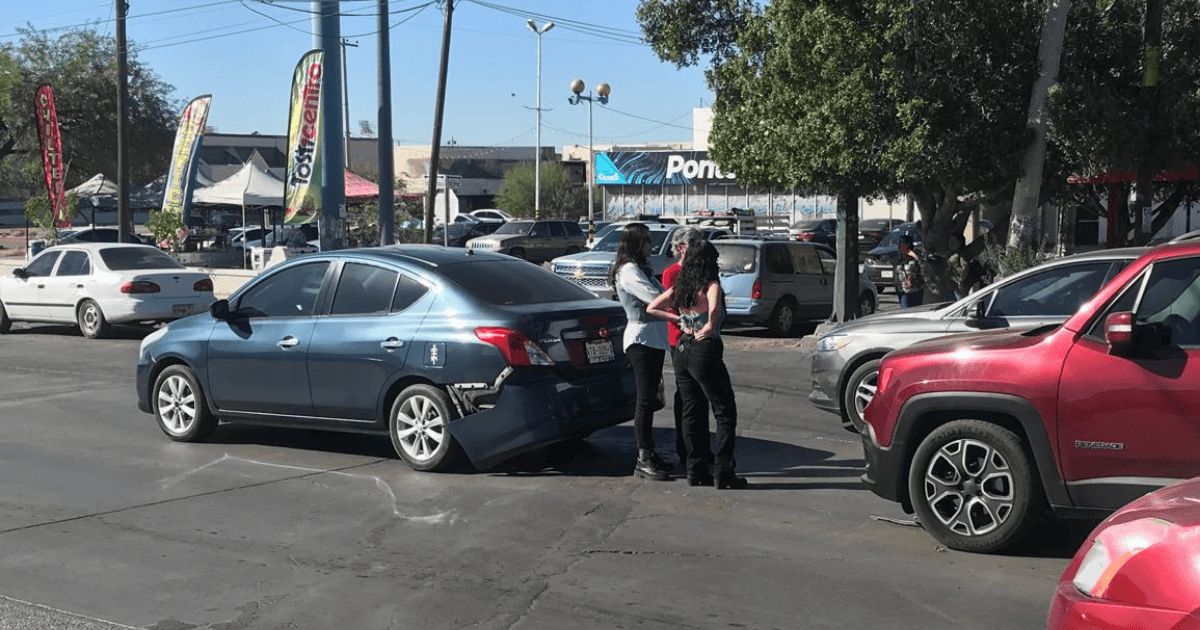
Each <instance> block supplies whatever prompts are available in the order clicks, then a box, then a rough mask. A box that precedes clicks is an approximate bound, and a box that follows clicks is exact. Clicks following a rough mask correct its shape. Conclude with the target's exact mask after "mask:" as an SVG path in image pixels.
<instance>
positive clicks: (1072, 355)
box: [862, 234, 1200, 552]
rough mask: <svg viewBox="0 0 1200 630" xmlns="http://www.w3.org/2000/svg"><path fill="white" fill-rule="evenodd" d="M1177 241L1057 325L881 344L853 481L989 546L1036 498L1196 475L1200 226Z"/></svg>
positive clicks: (1072, 497) (966, 540) (960, 544)
mask: <svg viewBox="0 0 1200 630" xmlns="http://www.w3.org/2000/svg"><path fill="white" fill-rule="evenodd" d="M1188 236H1189V237H1191V236H1192V235H1191V234H1189V235H1188ZM1177 241H1178V242H1175V243H1172V244H1168V245H1164V246H1161V247H1156V248H1154V249H1151V250H1150V251H1148V252H1146V253H1145V254H1144V255H1142V256H1141V257H1140V258H1138V259H1137V260H1136V261H1134V262H1133V263H1131V264H1130V265H1129V266H1128V267H1126V268H1125V270H1124V271H1122V272H1121V273H1120V274H1118V275H1117V276H1116V277H1114V278H1113V279H1112V281H1110V282H1109V283H1108V284H1107V285H1105V286H1104V287H1103V288H1101V289H1100V291H1099V292H1097V293H1096V295H1095V296H1094V297H1093V298H1092V299H1091V300H1089V301H1088V302H1086V303H1084V304H1083V306H1081V307H1080V309H1079V310H1078V311H1077V312H1076V313H1075V314H1074V315H1072V316H1071V317H1070V318H1068V319H1067V321H1066V322H1065V323H1063V324H1062V325H1059V326H1045V327H1041V328H1034V329H1026V330H1004V331H996V332H991V333H987V332H985V333H979V334H969V335H955V336H952V337H941V338H938V339H932V340H929V341H925V342H921V343H917V344H915V345H912V346H909V347H908V348H906V349H903V350H898V351H896V352H893V353H891V354H888V355H887V356H886V357H885V358H884V359H883V362H882V363H881V364H880V368H879V388H878V391H877V392H876V394H875V397H874V399H873V400H872V401H871V403H870V404H869V405H867V408H866V410H865V414H864V416H865V418H864V419H865V420H866V424H867V430H866V432H865V433H864V434H863V438H862V439H863V450H864V451H865V455H866V462H867V472H866V473H865V474H864V475H863V481H864V482H865V483H866V484H867V486H868V487H870V488H871V490H872V491H873V492H875V494H877V495H879V496H881V497H883V498H885V499H889V500H891V501H897V502H899V503H900V504H901V506H902V507H903V508H904V509H905V511H907V512H910V513H911V512H914V511H915V512H916V514H917V517H918V519H919V520H920V522H921V525H922V526H923V527H924V528H925V529H926V531H928V532H929V533H930V534H931V535H933V537H934V538H936V539H937V540H938V541H940V542H941V543H942V544H944V545H946V546H947V547H950V548H953V549H960V550H964V551H979V552H994V551H999V550H1001V549H1004V548H1006V547H1009V546H1011V545H1013V544H1014V543H1016V542H1017V541H1018V540H1020V539H1021V537H1022V536H1023V535H1024V534H1025V533H1027V532H1028V531H1029V529H1030V527H1032V526H1033V525H1034V523H1035V522H1036V521H1037V520H1038V518H1039V517H1041V516H1042V515H1043V514H1044V513H1046V512H1049V513H1051V514H1054V515H1057V516H1060V517H1072V516H1075V517H1078V516H1083V517H1094V516H1102V515H1103V514H1105V513H1107V512H1111V511H1112V510H1115V509H1117V508H1119V507H1120V506H1122V505H1124V504H1125V503H1128V502H1129V501H1130V500H1132V499H1134V498H1136V497H1138V496H1141V495H1143V494H1145V493H1147V492H1149V491H1151V490H1154V489H1156V488H1159V487H1161V486H1165V485H1167V484H1169V483H1172V482H1174V481H1176V480H1180V479H1186V478H1189V477H1196V476H1200V241H1197V240H1185V239H1183V238H1182V237H1181V239H1177Z"/></svg>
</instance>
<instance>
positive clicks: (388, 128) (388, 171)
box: [376, 0, 396, 245]
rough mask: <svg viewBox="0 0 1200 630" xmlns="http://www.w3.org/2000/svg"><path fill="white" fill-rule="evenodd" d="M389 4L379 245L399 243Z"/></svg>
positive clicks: (384, 25)
mask: <svg viewBox="0 0 1200 630" xmlns="http://www.w3.org/2000/svg"><path fill="white" fill-rule="evenodd" d="M390 29H391V26H390V25H389V24H388V1H387V0H379V63H378V64H377V65H378V67H379V120H378V122H377V123H376V124H377V126H378V128H379V142H378V143H377V144H376V148H377V149H378V160H379V206H378V208H379V244H380V245H391V244H392V243H395V242H396V210H395V207H394V192H395V189H394V186H395V182H396V168H395V164H394V158H393V157H392V64H391V54H392V53H391V44H390V43H389V42H390V38H389V36H388V31H389V30H390Z"/></svg>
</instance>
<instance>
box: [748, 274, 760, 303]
mask: <svg viewBox="0 0 1200 630" xmlns="http://www.w3.org/2000/svg"><path fill="white" fill-rule="evenodd" d="M750 299H751V300H761V299H762V278H758V279H756V280H755V281H754V285H753V286H751V287H750Z"/></svg>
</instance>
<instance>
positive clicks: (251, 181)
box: [192, 151, 283, 206]
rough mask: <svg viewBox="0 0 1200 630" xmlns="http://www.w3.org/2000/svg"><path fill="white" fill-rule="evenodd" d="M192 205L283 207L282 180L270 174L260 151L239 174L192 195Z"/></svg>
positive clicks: (196, 191) (252, 156)
mask: <svg viewBox="0 0 1200 630" xmlns="http://www.w3.org/2000/svg"><path fill="white" fill-rule="evenodd" d="M192 202H193V203H207V204H222V205H230V206H282V205H283V180H281V179H279V178H278V177H275V176H274V175H272V174H271V173H269V172H268V171H267V162H266V160H264V159H263V157H262V156H261V155H259V154H258V152H257V151H255V152H254V154H253V155H251V156H250V159H249V160H247V161H246V163H245V164H243V165H242V168H241V169H239V170H238V172H236V173H234V174H233V175H230V176H229V177H226V178H225V179H222V180H221V181H219V182H216V183H215V184H212V185H211V186H205V187H203V188H197V189H196V190H195V191H193V192H192Z"/></svg>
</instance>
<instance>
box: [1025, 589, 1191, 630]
mask: <svg viewBox="0 0 1200 630" xmlns="http://www.w3.org/2000/svg"><path fill="white" fill-rule="evenodd" d="M1046 630H1200V611H1191V612H1188V611H1178V610H1166V609H1162V608H1148V607H1145V606H1135V605H1131V604H1124V603H1121V602H1110V601H1105V600H1102V599H1095V598H1092V597H1088V596H1087V595H1084V594H1083V593H1080V592H1079V589H1076V588H1075V586H1074V585H1072V584H1071V583H1070V582H1060V583H1059V585H1058V589H1057V590H1055V592H1054V599H1053V600H1052V601H1051V602H1050V615H1049V617H1048V618H1047V619H1046Z"/></svg>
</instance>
